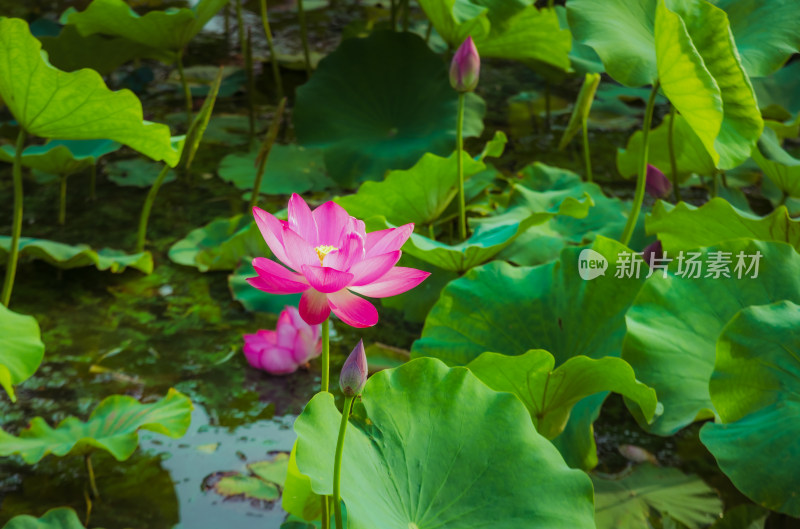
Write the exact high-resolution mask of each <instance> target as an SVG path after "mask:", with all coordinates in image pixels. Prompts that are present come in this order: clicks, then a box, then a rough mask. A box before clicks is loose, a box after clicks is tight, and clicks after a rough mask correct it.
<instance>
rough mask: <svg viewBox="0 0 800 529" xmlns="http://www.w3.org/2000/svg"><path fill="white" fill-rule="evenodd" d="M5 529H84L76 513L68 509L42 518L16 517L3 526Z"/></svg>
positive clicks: (49, 513) (56, 510)
mask: <svg viewBox="0 0 800 529" xmlns="http://www.w3.org/2000/svg"><path fill="white" fill-rule="evenodd" d="M3 529H84V527H83V524H82V523H81V521H80V520H79V519H78V515H77V514H75V511H73V510H72V509H69V508H67V507H59V508H58V509H51V510H49V511H47V512H46V513H44V514H43V515H42V517H41V518H35V517H33V516H29V515H27V514H23V515H20V516H15V517H13V518H12V519H11V520H9V521H8V523H7V524H5V525H4V526H3Z"/></svg>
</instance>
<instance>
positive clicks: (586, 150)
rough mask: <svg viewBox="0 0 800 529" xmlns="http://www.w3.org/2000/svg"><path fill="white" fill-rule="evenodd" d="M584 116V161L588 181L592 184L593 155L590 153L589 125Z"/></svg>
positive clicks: (582, 125)
mask: <svg viewBox="0 0 800 529" xmlns="http://www.w3.org/2000/svg"><path fill="white" fill-rule="evenodd" d="M587 121H588V120H587V119H586V117H585V116H584V117H583V119H582V120H581V128H582V129H583V161H584V163H585V164H586V181H587V182H592V180H593V178H592V155H591V153H590V152H589V123H587Z"/></svg>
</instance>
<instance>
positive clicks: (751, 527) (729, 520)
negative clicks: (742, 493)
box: [709, 503, 769, 529]
mask: <svg viewBox="0 0 800 529" xmlns="http://www.w3.org/2000/svg"><path fill="white" fill-rule="evenodd" d="M768 515H769V511H767V510H765V509H762V508H761V507H759V506H757V505H752V504H750V503H742V504H739V505H737V506H736V507H733V508H732V509H730V510H728V511H725V513H724V514H723V515H722V518H720V519H719V520H717V521H716V522H714V524H713V525H712V526H711V527H710V528H709V529H764V523H765V522H766V521H767V516H768Z"/></svg>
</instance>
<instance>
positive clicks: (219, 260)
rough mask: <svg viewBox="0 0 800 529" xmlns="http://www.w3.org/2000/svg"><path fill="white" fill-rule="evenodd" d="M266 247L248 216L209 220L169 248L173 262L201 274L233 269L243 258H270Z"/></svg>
mask: <svg viewBox="0 0 800 529" xmlns="http://www.w3.org/2000/svg"><path fill="white" fill-rule="evenodd" d="M269 255H270V252H269V248H268V247H267V244H266V243H265V242H264V238H263V237H262V236H261V232H259V231H258V227H257V226H256V223H255V222H254V221H253V219H252V217H251V216H250V215H236V216H234V217H231V218H229V219H217V220H214V221H211V222H210V223H209V224H207V225H206V226H204V227H202V228H197V229H195V230H192V231H191V232H189V234H188V235H187V236H186V237H185V238H183V239H181V240H180V241H178V242H176V243H175V244H173V245H172V246H171V247H170V249H169V258H170V260H172V262H175V263H178V264H180V265H183V266H194V267H197V269H198V270H200V271H201V272H208V271H214V270H233V269H235V268H236V267H237V266H239V263H240V262H241V260H242V258H244V257H264V256H269Z"/></svg>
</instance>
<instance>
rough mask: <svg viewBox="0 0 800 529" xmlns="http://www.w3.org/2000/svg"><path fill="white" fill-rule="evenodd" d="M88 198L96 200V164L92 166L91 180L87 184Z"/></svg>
mask: <svg viewBox="0 0 800 529" xmlns="http://www.w3.org/2000/svg"><path fill="white" fill-rule="evenodd" d="M89 198H90V199H91V200H97V162H95V163H93V164H92V180H91V184H89Z"/></svg>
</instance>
